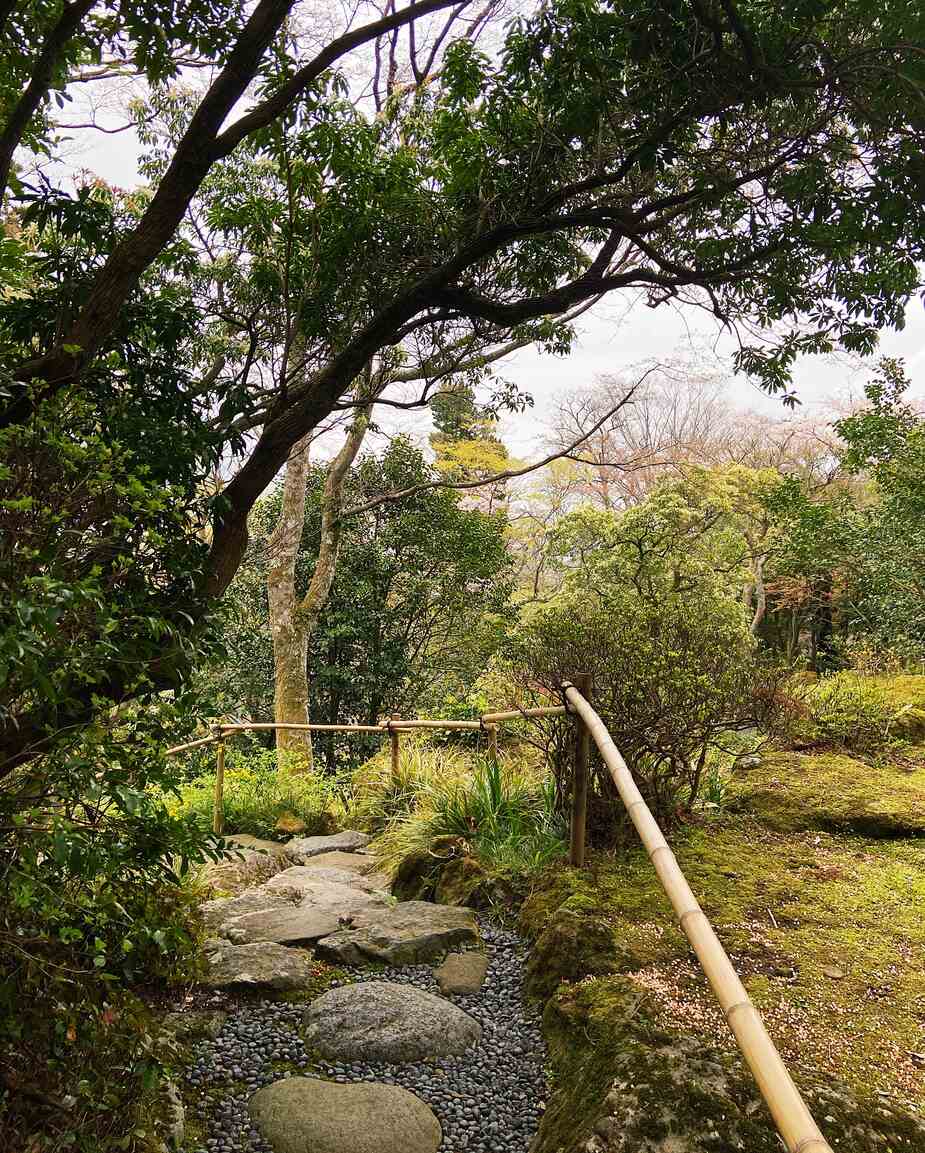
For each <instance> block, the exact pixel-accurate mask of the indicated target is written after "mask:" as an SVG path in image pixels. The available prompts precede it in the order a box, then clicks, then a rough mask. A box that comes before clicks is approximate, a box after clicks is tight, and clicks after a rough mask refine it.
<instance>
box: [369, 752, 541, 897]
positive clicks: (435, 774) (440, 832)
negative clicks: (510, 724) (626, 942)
mask: <svg viewBox="0 0 925 1153" xmlns="http://www.w3.org/2000/svg"><path fill="white" fill-rule="evenodd" d="M415 757H416V758H419V759H418V764H420V761H422V760H423V761H424V762H425V763H427V764H428V766H429V768H430V769H431V771H430V772H429V773H428V774H427V776H426V778H418V787H417V789H416V790H415V791H414V792H413V793H412V794H409V795H408V796H409V799H410V801H411V803H410V805H409V806H408V807H406V808H405V809H404V810H403V811H396V812H395V813H394V815H393V816H392V818H391V819H390V820H389V821H388V822H387V823H386V824H385V825H384V826H383V827H382V831H381V833H380V835H379V837H378V838H377V839H376V841H375V842H374V843H373V850H374V851H375V853H376V854H377V856H378V857H379V860H380V861H381V863H382V865H383V867H384V868H386V869H387V870H388V871H390V872H391V873H393V874H394V873H396V872H397V871H398V869H399V867H400V865H401V864H402V862H403V861H405V860H407V859H408V858H410V857H415V856H418V857H420V856H426V855H432V856H433V857H434V860H435V862H436V861H437V860H439V859H442V858H443V856H444V855H445V850H446V847H447V845H450V846H452V847H453V851H455V852H464V853H466V854H467V855H471V856H474V857H477V858H478V859H479V860H480V862H481V863H482V864H483V865H484V867H485V868H486V869H487V870H488V871H490V872H497V873H505V874H515V873H518V874H519V873H525V872H530V871H532V870H534V869H536V868H539V867H541V866H542V865H543V864H545V863H547V862H548V861H550V860H552V859H553V858H555V857H557V856H559V855H561V853H562V852H563V851H564V828H563V825H562V822H561V821H560V819H559V817H558V815H557V813H556V806H555V791H554V790H555V786H554V782H553V780H552V778H551V777H550V776H548V775H547V774H546V773H544V772H537V771H536V770H534V769H531V768H530V767H527V766H525V765H521V764H517V763H515V762H513V761H512V760H509V759H506V758H501V759H499V760H498V761H497V762H496V761H493V760H491V759H489V758H482V757H470V758H468V759H467V758H464V757H463V756H462V755H461V754H459V753H455V752H453V751H450V750H447V749H443V748H433V747H431V748H429V749H428V750H427V752H426V753H424V754H423V755H422V753H421V752H420V751H418V752H417V753H416V754H414V755H413V757H412V764H414V760H415ZM444 763H446V765H447V769H448V771H446V772H441V771H439V767H440V766H441V765H442V764H444ZM462 766H464V768H462V771H460V769H461V767H462Z"/></svg>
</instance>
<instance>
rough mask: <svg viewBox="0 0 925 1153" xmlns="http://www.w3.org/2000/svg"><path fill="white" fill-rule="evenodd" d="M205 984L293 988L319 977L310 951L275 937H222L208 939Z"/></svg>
mask: <svg viewBox="0 0 925 1153" xmlns="http://www.w3.org/2000/svg"><path fill="white" fill-rule="evenodd" d="M204 951H205V955H206V965H207V970H206V976H205V978H204V979H203V982H202V983H203V984H204V985H209V986H211V987H212V988H215V989H224V988H228V987H229V986H235V985H237V986H242V987H246V988H250V989H273V990H276V991H277V992H289V991H292V990H296V989H305V988H307V987H308V986H309V985H310V984H311V982H312V981H313V980H314V978H315V968H314V965H313V964H312V959H311V957H310V955H309V954H308V953H306V952H303V950H301V949H291V948H289V947H288V946H286V945H278V944H276V943H274V942H272V941H258V942H256V943H254V944H248V945H233V944H232V943H231V942H230V941H225V940H223V939H222V938H220V937H212V938H210V939H209V940H208V941H206V942H205V946H204Z"/></svg>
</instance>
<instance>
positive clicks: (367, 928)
mask: <svg viewBox="0 0 925 1153" xmlns="http://www.w3.org/2000/svg"><path fill="white" fill-rule="evenodd" d="M478 939H479V933H478V927H477V925H476V921H475V914H474V913H473V912H472V910H471V909H462V908H457V907H455V906H453V905H431V904H430V903H429V902H427V901H402V902H401V903H400V904H398V905H394V906H393V907H392V908H388V909H371V910H369V911H368V912H364V913H360V914H359V915H358V916H356V917H355V918H354V923H353V925H352V926H350V927H349V928H344V929H341V930H340V932H338V933H333V934H332V935H331V936H329V937H324V938H323V939H322V940H320V941H319V942H318V946H317V951H318V956H319V957H323V958H324V959H326V960H331V961H337V962H340V963H341V964H347V965H361V964H363V963H364V962H365V961H380V962H382V963H384V964H386V965H419V964H423V963H426V962H427V961H433V960H434V959H435V958H436V957H439V956H440V955H441V954H443V953H446V952H448V951H449V950H451V949H456V948H459V946H461V945H475V944H478Z"/></svg>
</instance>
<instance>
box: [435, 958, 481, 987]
mask: <svg viewBox="0 0 925 1153" xmlns="http://www.w3.org/2000/svg"><path fill="white" fill-rule="evenodd" d="M487 972H488V958H487V957H486V956H485V954H484V953H473V952H469V953H450V955H449V956H448V957H447V959H446V960H445V961H444V962H443V964H442V965H441V966H440V967H439V968H437V969H434V976H435V977H436V978H437V983H438V984H439V986H440V992H441V993H449V994H450V995H451V996H454V995H455V996H463V997H464V996H471V995H472V994H473V993H477V992H478V991H479V989H481V987H482V983H483V982H484V980H485V974H486V973H487Z"/></svg>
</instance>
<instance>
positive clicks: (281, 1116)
mask: <svg viewBox="0 0 925 1153" xmlns="http://www.w3.org/2000/svg"><path fill="white" fill-rule="evenodd" d="M248 1108H249V1110H250V1115H251V1120H252V1121H253V1123H254V1125H255V1126H256V1127H257V1129H258V1131H259V1132H260V1135H261V1136H262V1137H263V1139H264V1140H265V1141H267V1142H268V1143H269V1144H270V1146H271V1147H272V1149H273V1151H274V1153H437V1148H438V1147H439V1145H440V1142H441V1140H442V1139H443V1134H442V1132H441V1129H440V1122H439V1121H438V1120H437V1118H436V1117H435V1116H434V1114H433V1113H432V1112H431V1110H430V1109H429V1108H428V1106H427V1105H425V1104H424V1102H423V1101H421V1100H420V1098H418V1097H415V1095H414V1094H413V1093H409V1092H408V1090H407V1089H400V1088H399V1087H398V1086H397V1085H368V1084H363V1083H359V1084H353V1085H339V1084H337V1083H336V1082H334V1081H318V1080H315V1079H314V1078H310V1077H288V1078H287V1079H286V1080H285V1081H275V1082H274V1083H273V1084H272V1085H265V1086H264V1087H263V1088H262V1089H258V1090H257V1092H256V1093H255V1094H254V1095H253V1097H251V1099H250V1104H249V1106H248Z"/></svg>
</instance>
